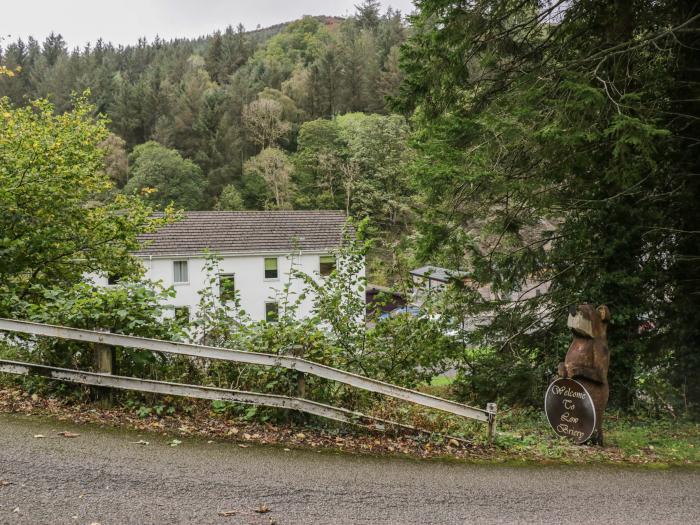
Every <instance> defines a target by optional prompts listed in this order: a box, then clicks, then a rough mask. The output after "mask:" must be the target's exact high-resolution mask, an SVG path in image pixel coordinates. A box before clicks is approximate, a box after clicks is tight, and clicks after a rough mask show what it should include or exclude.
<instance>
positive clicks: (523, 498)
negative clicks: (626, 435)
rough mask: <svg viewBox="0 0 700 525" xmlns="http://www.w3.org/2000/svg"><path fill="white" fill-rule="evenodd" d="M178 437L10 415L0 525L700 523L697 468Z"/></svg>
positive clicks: (1, 438)
mask: <svg viewBox="0 0 700 525" xmlns="http://www.w3.org/2000/svg"><path fill="white" fill-rule="evenodd" d="M61 431H70V432H73V433H77V434H79V436H77V437H63V436H60V435H58V432H61ZM36 435H43V436H45V437H44V438H40V437H34V436H36ZM139 440H146V441H149V444H148V445H142V444H137V442H138V441H139ZM169 441H170V438H165V437H162V436H157V435H153V434H137V433H134V432H126V431H121V430H113V429H100V428H97V427H95V426H75V425H72V424H68V423H64V422H60V421H56V420H50V419H39V418H36V417H33V416H20V415H5V414H0V523H2V524H5V523H7V524H32V525H35V524H43V523H47V524H48V523H51V524H53V523H59V524H60V523H66V524H85V525H90V524H95V523H99V524H101V525H112V524H139V525H143V524H151V523H163V524H165V523H167V524H171V523H193V524H208V523H216V524H266V525H271V524H273V523H277V524H279V525H282V524H291V523H303V524H310V523H324V524H343V523H382V524H391V523H412V524H429V523H460V524H462V523H557V524H564V523H605V524H616V523H635V524H639V523H683V524H686V523H700V470H698V469H682V470H681V469H672V470H663V471H652V470H644V469H640V468H629V467H627V468H612V467H600V466H598V467H564V466H559V467H551V466H548V467H527V468H526V467H502V466H500V467H499V466H480V465H470V464H465V463H456V462H438V461H416V460H405V459H401V458H373V457H366V456H352V455H342V454H334V453H328V452H322V453H318V452H313V451H302V450H291V451H286V450H283V449H281V448H276V447H272V446H259V447H255V446H250V447H246V448H242V447H241V446H239V445H236V444H234V443H208V442H206V441H201V440H194V439H193V440H187V439H182V443H180V444H178V445H177V446H170V445H169V444H168V442H169ZM8 482H9V483H8ZM261 507H263V508H262V509H261ZM265 507H266V508H267V509H269V511H268V512H264V513H257V512H255V511H256V510H265ZM220 513H224V514H226V513H228V514H229V515H226V516H225V515H220Z"/></svg>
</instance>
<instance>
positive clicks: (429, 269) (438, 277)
mask: <svg viewBox="0 0 700 525" xmlns="http://www.w3.org/2000/svg"><path fill="white" fill-rule="evenodd" d="M409 273H410V274H411V275H415V276H417V277H426V278H430V279H432V280H433V281H440V282H443V283H446V282H449V280H450V279H463V278H465V277H467V276H468V275H469V274H468V273H467V272H460V271H458V270H449V269H447V268H440V267H439V266H430V265H428V266H421V267H420V268H416V269H415V270H411V271H410V272H409Z"/></svg>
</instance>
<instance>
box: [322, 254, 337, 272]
mask: <svg viewBox="0 0 700 525" xmlns="http://www.w3.org/2000/svg"><path fill="white" fill-rule="evenodd" d="M318 269H319V272H320V273H321V275H323V276H324V277H325V276H328V275H330V274H331V272H332V271H333V270H335V255H321V258H320V261H319V265H318Z"/></svg>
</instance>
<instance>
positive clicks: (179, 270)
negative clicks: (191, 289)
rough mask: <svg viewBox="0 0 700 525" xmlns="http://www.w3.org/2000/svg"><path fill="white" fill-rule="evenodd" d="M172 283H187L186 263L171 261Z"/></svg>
mask: <svg viewBox="0 0 700 525" xmlns="http://www.w3.org/2000/svg"><path fill="white" fill-rule="evenodd" d="M173 282H175V283H187V282H189V277H188V275H187V261H173Z"/></svg>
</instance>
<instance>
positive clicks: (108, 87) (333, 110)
mask: <svg viewBox="0 0 700 525" xmlns="http://www.w3.org/2000/svg"><path fill="white" fill-rule="evenodd" d="M406 33H407V27H406V23H405V21H404V20H403V17H402V15H401V13H399V12H397V11H393V10H391V9H389V10H388V11H386V12H384V13H381V12H380V10H379V3H378V2H374V1H367V2H365V3H364V4H362V5H361V6H359V7H358V9H357V13H356V14H355V15H354V16H352V17H350V18H348V19H345V20H344V19H340V18H336V17H305V18H303V19H301V20H297V21H294V22H291V23H288V24H282V25H279V26H275V27H272V28H268V29H261V30H256V31H251V32H247V31H246V30H245V29H244V28H243V27H242V26H238V27H237V28H233V27H231V26H229V27H228V28H226V29H225V30H224V31H223V32H217V33H215V34H213V35H209V36H206V37H201V38H197V39H193V40H188V39H178V40H173V41H167V42H166V41H162V40H159V39H156V40H155V41H153V42H147V41H145V40H143V41H140V42H139V43H138V45H135V46H118V47H117V46H114V45H112V44H110V43H106V42H103V41H101V40H100V41H98V42H96V43H94V44H92V45H88V46H86V47H85V48H83V49H73V50H70V49H68V48H67V46H66V43H65V42H64V40H63V38H62V37H61V36H60V35H59V34H52V35H50V36H49V37H48V38H46V40H45V41H44V42H38V41H36V40H34V39H32V38H30V39H29V40H28V41H27V42H24V41H22V40H17V41H15V42H3V43H2V44H4V46H3V48H2V50H1V51H0V58H1V60H2V62H1V63H2V65H4V66H6V67H7V68H8V69H9V70H11V71H15V73H16V74H14V75H13V76H12V77H10V76H3V77H0V97H2V96H7V97H9V99H10V101H11V102H12V103H14V104H15V105H23V104H26V103H27V102H28V101H29V100H35V99H38V98H48V99H49V100H50V101H51V102H52V103H53V104H54V105H55V107H56V110H57V111H58V112H63V111H65V110H67V109H69V108H70V107H71V106H72V100H73V99H72V94H74V93H83V92H84V91H85V90H90V94H89V96H88V99H89V101H90V102H92V103H94V105H95V106H96V108H97V112H99V113H102V114H104V115H106V116H107V117H108V118H109V124H108V126H109V129H110V130H111V132H112V135H111V136H110V137H109V138H108V139H107V140H106V141H105V142H104V143H103V148H104V149H105V150H106V151H107V166H106V169H107V172H108V174H109V175H110V177H111V178H112V179H113V181H114V183H115V185H116V187H117V188H118V189H119V190H120V191H122V192H126V193H132V194H139V193H142V194H144V195H145V196H146V197H147V199H148V200H150V201H151V203H152V204H155V205H156V206H157V207H163V206H165V205H167V204H168V203H169V202H171V201H172V202H174V203H175V205H176V206H178V207H182V208H185V209H213V208H217V209H242V208H250V209H262V208H339V209H346V210H348V211H349V212H350V213H352V214H353V215H355V216H367V215H369V216H371V217H373V218H374V219H375V220H376V224H377V225H378V228H384V227H393V226H396V225H397V224H398V223H399V222H400V221H401V220H402V217H401V204H400V200H401V195H402V192H404V191H405V184H404V183H403V182H401V180H400V178H401V176H402V170H401V163H402V162H403V160H404V157H405V156H406V155H405V150H406V133H407V127H406V123H405V122H404V120H403V119H402V118H400V117H396V116H393V117H387V116H385V115H386V113H387V109H386V100H385V97H386V96H387V95H390V94H393V93H395V92H396V90H397V87H398V84H399V83H400V80H401V74H400V72H399V67H398V56H399V46H400V45H401V44H402V42H403V41H404V40H405V38H406ZM339 116H342V117H341V118H338V119H336V120H332V121H331V120H328V119H329V117H339ZM387 152H388V153H389V155H388V156H385V154H386V153H387Z"/></svg>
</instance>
